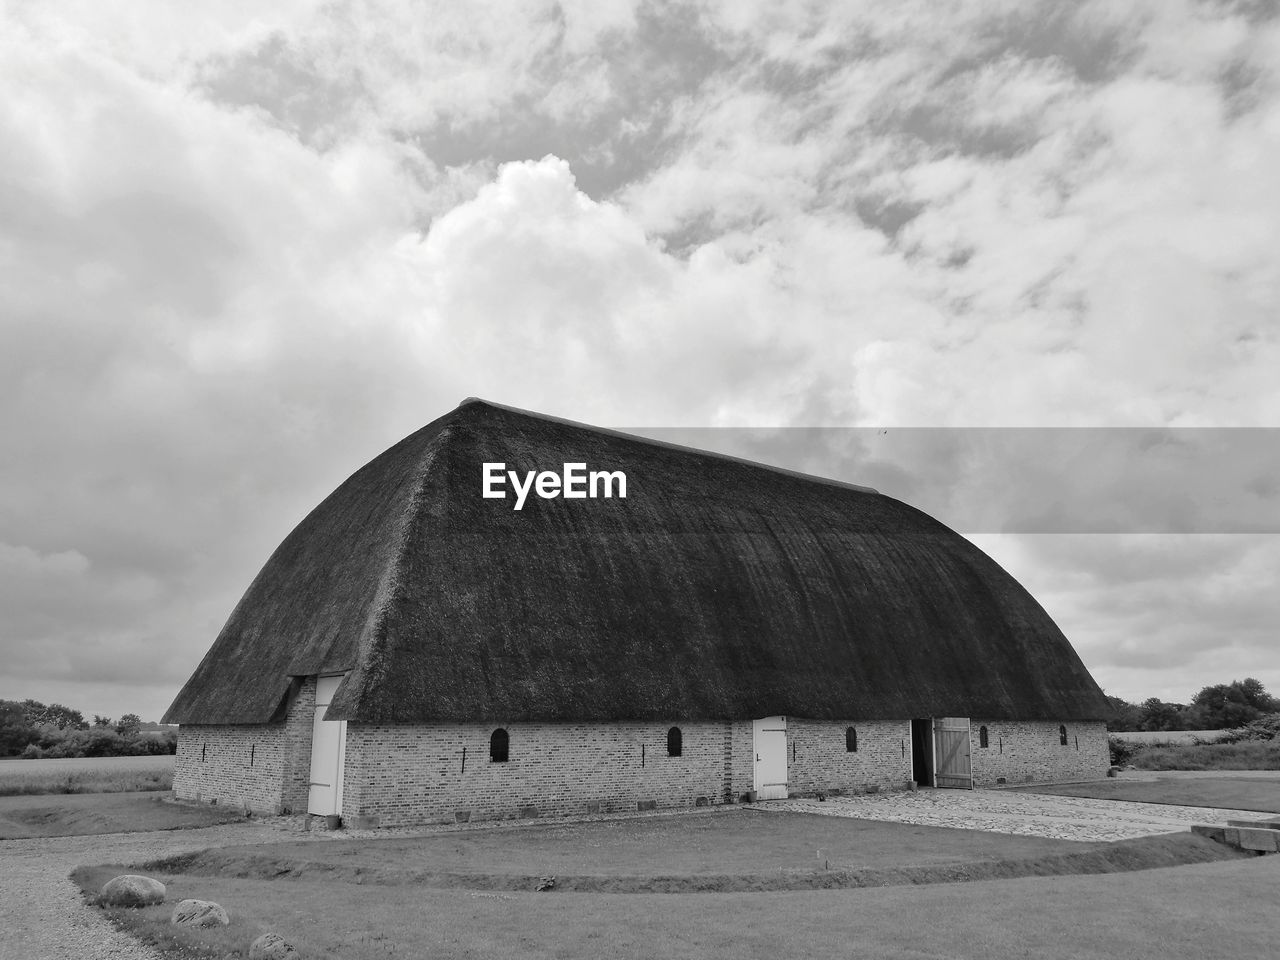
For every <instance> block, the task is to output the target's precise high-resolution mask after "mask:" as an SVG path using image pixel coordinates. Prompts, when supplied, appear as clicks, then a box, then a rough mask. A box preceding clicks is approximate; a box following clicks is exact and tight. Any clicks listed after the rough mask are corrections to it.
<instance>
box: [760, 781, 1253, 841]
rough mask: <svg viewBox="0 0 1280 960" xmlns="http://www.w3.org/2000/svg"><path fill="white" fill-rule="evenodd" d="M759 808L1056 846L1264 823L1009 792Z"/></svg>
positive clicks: (1236, 815)
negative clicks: (1048, 841)
mask: <svg viewBox="0 0 1280 960" xmlns="http://www.w3.org/2000/svg"><path fill="white" fill-rule="evenodd" d="M756 809H757V810H762V811H776V812H784V811H785V812H792V813H817V814H822V815H824V816H829V817H857V818H858V819H862V820H887V821H890V822H892V823H914V824H920V825H922V826H928V827H958V828H961V829H965V830H990V831H992V832H994V833H1015V834H1021V835H1022V836H1027V837H1052V838H1054V839H1057V840H1080V841H1085V842H1096V841H1099V840H1103V841H1110V840H1131V839H1133V838H1134V837H1147V836H1155V835H1157V834H1161V833H1175V832H1180V831H1184V830H1188V829H1190V827H1191V825H1192V824H1193V823H1210V824H1223V823H1226V822H1227V820H1266V819H1269V818H1270V817H1271V815H1270V814H1265V813H1258V812H1257V811H1256V810H1218V809H1212V808H1208V807H1180V806H1172V805H1169V804H1163V803H1133V802H1129V801H1124V800H1094V799H1090V798H1087V797H1053V796H1048V795H1046V794H1037V793H1007V792H1005V791H1003V790H921V791H920V792H919V793H882V794H872V795H869V796H857V797H829V798H827V799H826V800H825V801H821V800H801V799H795V800H767V801H764V802H762V803H759V804H757V805H756Z"/></svg>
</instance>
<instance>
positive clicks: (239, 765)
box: [173, 677, 316, 814]
mask: <svg viewBox="0 0 1280 960" xmlns="http://www.w3.org/2000/svg"><path fill="white" fill-rule="evenodd" d="M315 702H316V681H315V678H314V677H309V678H308V679H307V680H306V681H305V682H304V683H303V684H302V686H301V688H300V689H299V690H298V692H297V694H296V695H295V696H294V697H293V699H292V700H291V701H290V703H289V705H288V710H287V711H286V715H285V720H284V722H283V723H263V724H237V725H192V724H183V725H182V726H181V727H179V728H178V754H177V756H176V757H175V758H174V766H173V794H174V796H175V797H177V798H179V799H180V800H200V801H202V802H205V803H209V802H211V801H215V800H216V801H217V802H218V803H219V804H227V805H231V806H235V807H246V806H247V807H248V808H249V809H250V810H253V811H254V812H255V813H268V814H277V813H290V812H298V813H301V812H303V811H305V810H306V809H307V790H308V784H309V782H310V779H311V723H312V718H313V717H312V715H313V713H314V711H315Z"/></svg>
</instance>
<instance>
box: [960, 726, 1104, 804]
mask: <svg viewBox="0 0 1280 960" xmlns="http://www.w3.org/2000/svg"><path fill="white" fill-rule="evenodd" d="M982 726H986V728H987V746H986V747H985V748H984V747H982V746H980V728H981V727H982ZM1059 726H1060V725H1059V724H1058V723H1055V722H1053V721H1052V720H1048V721H1012V720H977V719H974V720H971V721H970V736H969V739H970V746H971V750H972V755H973V782H974V786H978V787H983V786H994V785H995V784H996V782H997V778H999V777H1004V778H1005V782H1006V783H1045V782H1051V781H1057V782H1066V781H1071V780H1097V779H1100V778H1102V777H1105V776H1106V775H1107V767H1109V766H1110V765H1111V759H1110V754H1109V752H1108V750H1107V728H1106V724H1105V723H1103V722H1102V721H1101V720H1094V721H1071V720H1067V721H1064V722H1063V723H1062V724H1061V726H1065V727H1066V729H1067V743H1066V746H1063V744H1062V738H1061V735H1060V731H1059Z"/></svg>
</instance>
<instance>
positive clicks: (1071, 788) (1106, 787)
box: [1011, 773, 1280, 813]
mask: <svg viewBox="0 0 1280 960" xmlns="http://www.w3.org/2000/svg"><path fill="white" fill-rule="evenodd" d="M1011 789H1012V790H1013V792H1015V793H1047V794H1052V795H1053V796H1058V797H1094V798H1096V799H1099V800H1132V801H1137V802H1139V803H1172V804H1178V805H1181V806H1190V807H1218V808H1221V809H1224V810H1257V811H1260V812H1262V813H1280V782H1277V781H1276V780H1246V779H1232V778H1231V775H1230V774H1229V773H1228V774H1224V775H1223V776H1222V777H1221V778H1217V777H1215V778H1213V779H1205V780H1180V779H1172V778H1170V779H1158V780H1102V781H1098V782H1096V783H1067V784H1061V785H1057V786H1052V785H1051V786H1039V787H1015V788H1011Z"/></svg>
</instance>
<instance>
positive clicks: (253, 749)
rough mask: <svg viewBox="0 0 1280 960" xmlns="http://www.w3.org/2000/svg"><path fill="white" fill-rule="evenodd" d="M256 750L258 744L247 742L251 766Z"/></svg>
mask: <svg viewBox="0 0 1280 960" xmlns="http://www.w3.org/2000/svg"><path fill="white" fill-rule="evenodd" d="M257 752H258V745H257V744H256V743H251V744H249V766H251V767H252V766H253V755H254V754H255V753H257Z"/></svg>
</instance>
